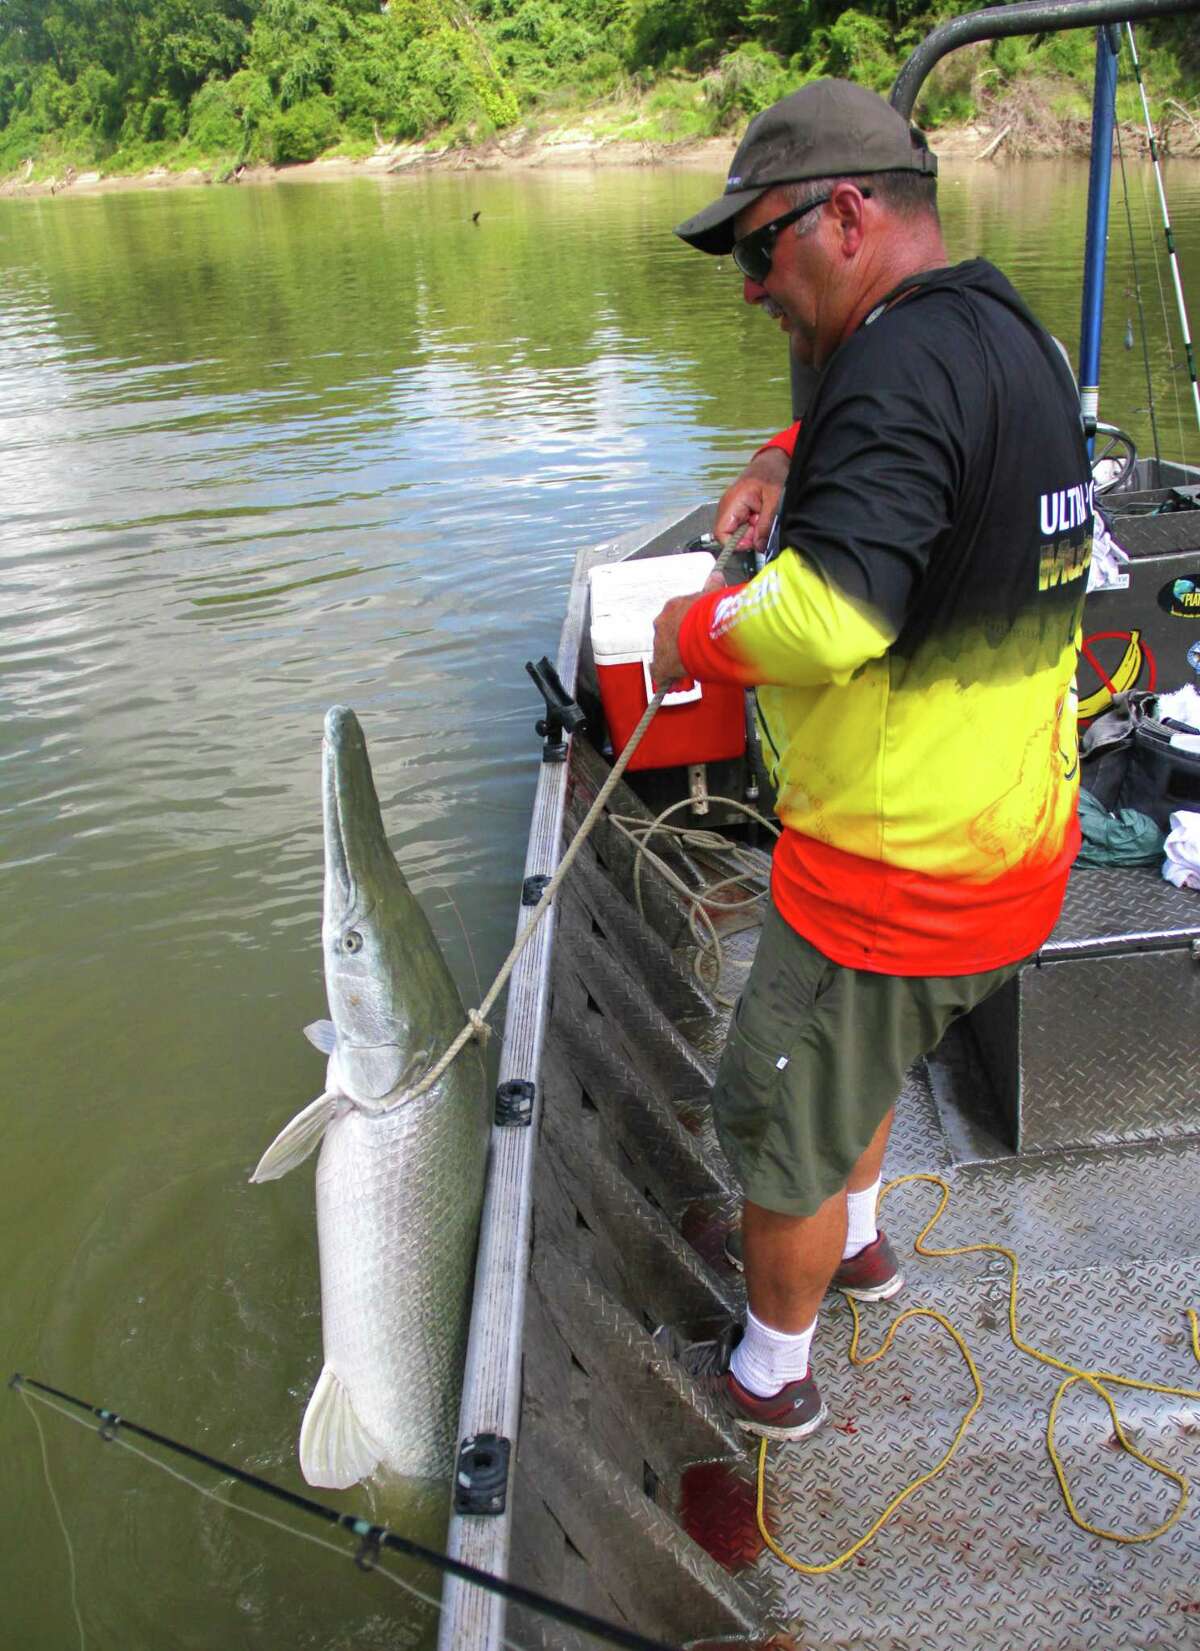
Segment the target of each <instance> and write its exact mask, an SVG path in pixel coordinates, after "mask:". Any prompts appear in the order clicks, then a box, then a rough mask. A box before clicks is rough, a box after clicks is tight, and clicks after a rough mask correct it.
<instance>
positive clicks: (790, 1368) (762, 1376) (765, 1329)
mask: <svg viewBox="0 0 1200 1651" xmlns="http://www.w3.org/2000/svg"><path fill="white" fill-rule="evenodd" d="M816 1328H817V1321H816V1319H814V1320H813V1321H812V1323H811V1324H810V1325H809V1327H808V1329H807V1330H801V1332H800V1334H799V1335H798V1336H793V1335H789V1334H788V1332H787V1331H786V1330H772V1329H771V1326H770V1325H769V1324H763V1322H762V1321H761V1319H756V1318H755V1316H754V1314H753V1313H747V1314H746V1333H745V1335H744V1336H743V1337H742V1339H741V1341H740V1342H738V1344H737V1346H736V1347H735V1348H734V1350H733V1357H732V1359H730V1361H729V1368H730V1370H731V1371H732V1372H733V1374H734V1376H735V1377H736V1378H737V1380H738V1382H739V1383H740V1385H741V1386H742V1387H744V1388H745V1389H746V1390H747V1391H748V1392H750V1393H753V1394H754V1395H755V1396H756V1397H757V1398H759V1399H769V1398H772V1397H773V1396H774V1395H775V1394H776V1393H778V1392H779V1390H780V1388H781V1387H783V1386H785V1384H786V1383H788V1382H798V1381H799V1380H800V1379H801V1377H803V1376H807V1375H808V1349H809V1347H810V1345H811V1343H812V1339H813V1331H814V1330H815V1329H816Z"/></svg>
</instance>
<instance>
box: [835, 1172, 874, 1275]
mask: <svg viewBox="0 0 1200 1651" xmlns="http://www.w3.org/2000/svg"><path fill="white" fill-rule="evenodd" d="M882 1184H883V1176H882V1175H881V1176H880V1177H879V1180H878V1181H876V1182H875V1185H874V1186H873V1187H864V1188H863V1190H862V1191H861V1192H848V1193H847V1194H846V1248H845V1249H844V1250H843V1251H842V1260H843V1261H849V1259H850V1257H851V1256H852V1255H857V1254H858V1252H859V1251H860V1250H865V1249H866V1247H867V1245H868V1244H874V1242H875V1240H876V1239H877V1238H878V1237H879V1228H878V1227H877V1226H876V1225H875V1206H876V1205H877V1204H878V1203H879V1188H880V1187H881V1185H882Z"/></svg>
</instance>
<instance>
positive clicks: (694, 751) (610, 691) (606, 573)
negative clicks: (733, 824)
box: [588, 550, 746, 769]
mask: <svg viewBox="0 0 1200 1651" xmlns="http://www.w3.org/2000/svg"><path fill="white" fill-rule="evenodd" d="M712 570H713V559H712V557H711V556H710V555H709V554H708V552H707V551H706V550H698V551H684V552H682V553H681V554H680V555H678V556H655V557H647V558H645V559H644V560H638V561H632V562H607V563H605V564H604V565H603V566H600V567H594V568H592V569H591V571H590V573H589V575H588V578H589V581H590V584H591V606H592V623H591V637H592V653H593V654H594V655H595V659H596V677H597V680H598V682H599V685H600V699H601V702H602V704H603V706H604V715H605V717H606V719H607V721H608V730H609V734H610V736H611V739H612V748H613V755H614V756H620V754H621V752H622V751H623V750H624V749H625V746H626V744H627V743H628V740H629V736H630V735H631V734H632V733H633V731H634V729H635V728H636V727H637V725H638V723H639V722H640V721H641V719H642V713H643V711H645V709H646V706H647V705H648V704H649V702H650V700H651V699H652V698H653V696H654V691H655V688H656V686H657V684H655V683H653V682H652V681H651V678H650V660H651V658H652V656H653V653H654V621H655V620H656V619H657V617H658V615H659V613H660V612H661V611H662V608H663V605H664V604H665V603H666V602H668V601H669V600H670V598H671V597H672V596H692V595H695V593H696V592H697V591H699V590H700V589H701V587H702V586H703V584H704V581H705V580H706V579H707V578H708V576H709V574H710V573H711V572H712ZM745 745H746V712H745V696H744V693H743V690H742V689H741V688H739V687H738V686H737V685H736V684H731V683H725V682H720V683H718V682H694V681H692V679H691V678H690V677H689V678H687V679H686V680H684V681H682V682H680V683H679V684H677V686H676V687H675V688H674V690H673V691H672V692H671V693H669V694H668V695H667V696H666V698H665V699H664V700H663V702H662V705H661V706H660V707H659V710H658V712H657V714H656V715H655V716H654V718H653V720H652V721H651V723H650V726H649V728H648V729H647V730H646V733H645V735H644V737H643V739H642V743H641V744H640V745H639V746H638V748H637V750H636V751H635V752H634V754H633V757H632V758H631V760H630V763H629V767H630V769H635V768H683V767H687V766H688V765H689V764H691V763H700V762H716V761H718V760H719V759H720V758H722V757H739V756H741V754H742V752H743V750H744V749H745Z"/></svg>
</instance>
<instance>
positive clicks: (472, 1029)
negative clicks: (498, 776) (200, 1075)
mask: <svg viewBox="0 0 1200 1651" xmlns="http://www.w3.org/2000/svg"><path fill="white" fill-rule="evenodd" d="M741 533H742V529H741V528H740V527H739V528H737V529H736V531H735V532H733V533H731V534H730V535H729V537H728V539H726V540H725V541H724V542H723V543H722V545H721V554H720V556H718V558H717V560H716V562H715V563H714V564H713V573H724V571H725V567H726V564H727V563H728V561H729V558H730V557H731V556H732V555H733V552H734V547H735V546H736V544H737V541H738V539H739V538H740V536H741ZM673 686H674V685H673V684H672V683H669V682H668V683H664V685H663V686H662V687H661V688H659V689H658V690H657V692H656V693H655V695H654V698H653V699H652V700H651V701H650V703H649V704H648V705H647V706H646V709H645V710H644V711H643V712H642V717H641V721H640V722H639V723H638V725H637V727H636V728H635V729H634V730H633V733H632V734H631V735H630V736H629V740H628V742H627V743H626V745H625V748H624V750H623V751H622V752H621V755H620V756H619V757H618V758H617V760H616V762H614V763H613V765H612V769H611V771H610V772H609V775H608V778H607V779H606V780H605V782H604V784H603V785H602V786H601V787H600V790H599V791H598V792H597V793H596V798H595V801H594V802H593V803H592V806H591V807H590V808H589V809H588V811H587V813H586V814H585V815H584V818H583V821H582V823H581V824H580V826H579V829H578V831H576V833H575V835H574V837H572V839H571V841H570V843H569V844H568V845H567V850H566V853H565V854H564V855H563V857H562V859H561V860H560V861H559V862H558V866H557V868H556V870H555V872H554V875H553V877H551V879H550V881H549V882H548V883H547V885H546V888H545V891H544V892H543V894H542V897H541V899H540V900H539V901H538V903H537V905H536V906H535V907H534V908H533V910H532V912H531V913H530V916H529V920H528V922H527V923H526V924H525V927H524V928H523V929H522V930H521V932H520V934H519V935H518V936H517V938H516V940H515V941H514V943H513V946H512V949H511V950H510V951H509V954H508V956H507V957H506V958H505V959H504V962H503V963H502V964H501V965H500V972H499V973H498V974H497V976H496V978H495V980H493V982H492V984H491V985H490V986H489V987H488V989H487V992H486V993H485V995H484V998H483V1001H482V1002H481V1003H480V1005H479V1008H478V1009H477V1010H473V1011H471V1014H470V1017H469V1019H468V1021H467V1024H466V1025H465V1026H464V1027H463V1029H462V1031H461V1032H459V1034H458V1036H457V1037H456V1038H455V1039H454V1041H453V1042H452V1043H451V1044H450V1046H449V1048H448V1049H447V1050H446V1052H445V1053H444V1054H443V1055H442V1056H441V1057H440V1058H439V1059H438V1060H437V1061H435V1063H434V1064H433V1066H431V1067H430V1069H429V1071H428V1072H426V1074H425V1076H424V1077H423V1078H422V1079H421V1080H420V1082H419V1083H417V1084H416V1085H415V1086H414V1087H413V1088H412V1089H409V1090H406V1091H405V1092H404V1094H403V1095H402V1096H401V1097H400V1099H399V1100H398V1101H397V1102H396V1103H395V1104H396V1105H397V1106H399V1105H401V1104H402V1103H405V1102H408V1101H415V1100H416V1099H417V1097H418V1096H419V1095H424V1093H425V1092H426V1090H428V1089H432V1087H433V1085H434V1084H435V1083H436V1082H437V1081H438V1079H439V1078H440V1077H441V1075H442V1073H443V1072H444V1071H445V1070H446V1068H447V1067H448V1066H449V1065H450V1063H451V1061H453V1060H454V1059H455V1057H456V1056H457V1055H459V1054H460V1053H461V1051H462V1050H463V1049H464V1048H465V1047H466V1045H467V1044H468V1043H469V1042H470V1041H471V1039H472V1038H473V1037H476V1036H478V1033H477V1031H476V1027H477V1025H478V1024H479V1023H480V1022H482V1021H483V1020H484V1019H486V1017H487V1015H488V1013H489V1011H490V1010H491V1008H492V1007H493V1005H494V1004H495V1002H496V999H497V998H498V997H499V996H500V993H501V992H502V991H503V990H504V988H505V986H506V985H507V984H508V977H509V976H510V975H511V974H512V972H513V970H514V969H515V968H516V966H517V960H518V958H519V957H520V956H521V953H522V952H523V951H524V950H525V948H526V946H527V945H528V944H529V942H530V941H531V940H532V939H533V935H534V931H535V930H536V929H537V927H538V925H539V924H540V923H541V921H542V919H543V918H544V917H545V915H546V913H547V912H548V911H549V910H550V906H551V903H552V901H553V899H554V896H555V895H556V894H557V893H558V890H559V887H560V885H561V883H562V881H563V879H564V877H566V875H567V873H568V871H570V869H571V867H572V866H573V865H574V863H575V857H576V855H577V854H578V853H579V851H580V849H581V848H582V847H583V845H584V843H585V842H586V841H587V839H588V838H589V837H590V836H591V833H592V829H593V827H594V826H595V824H596V821H597V820H598V819H599V818H600V816H601V814H602V813H603V812H604V807H605V804H606V803H607V802H608V799H609V798H610V797H611V796H612V794H613V792H614V791H615V790H616V788H617V786H618V785H619V784H620V782H621V776H622V775H623V774H624V772H625V770H626V768H628V766H629V761H630V758H631V757H632V756H633V754H634V752H635V751H636V750H637V748H638V746H639V745H640V744H641V742H642V739H643V736H644V735H645V732H646V730H647V728H649V726H650V724H651V722H652V721H653V720H654V717H655V715H656V714H657V712H658V708H659V706H660V705H661V704H662V702H663V700H664V699H665V698H666V696H667V694H669V693H670V692H671V689H672V687H673Z"/></svg>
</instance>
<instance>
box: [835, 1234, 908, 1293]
mask: <svg viewBox="0 0 1200 1651" xmlns="http://www.w3.org/2000/svg"><path fill="white" fill-rule="evenodd" d="M829 1287H830V1289H831V1290H840V1291H841V1292H842V1294H843V1295H844V1296H853V1297H854V1299H855V1301H887V1300H888V1298H889V1297H890V1296H894V1295H896V1294H897V1292H898V1291H900V1290H903V1288H904V1274H903V1273H902V1272H901V1271H900V1263H899V1262H898V1261H897V1260H896V1252H895V1250H893V1249H892V1246H891V1245H890V1244H889V1243H888V1241H887V1237H886V1236H885V1234H883V1233H880V1235H879V1237H878V1238H877V1239H876V1240H875V1242H874V1243H873V1244H868V1245H867V1247H866V1249H865V1250H860V1251H859V1252H858V1254H857V1255H852V1256H851V1257H850V1258H849V1260H847V1261H843V1262H842V1263H841V1265H840V1266H839V1267H838V1270H837V1272H836V1273H834V1275H833V1277H832V1278H831V1279H830V1281H829Z"/></svg>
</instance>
